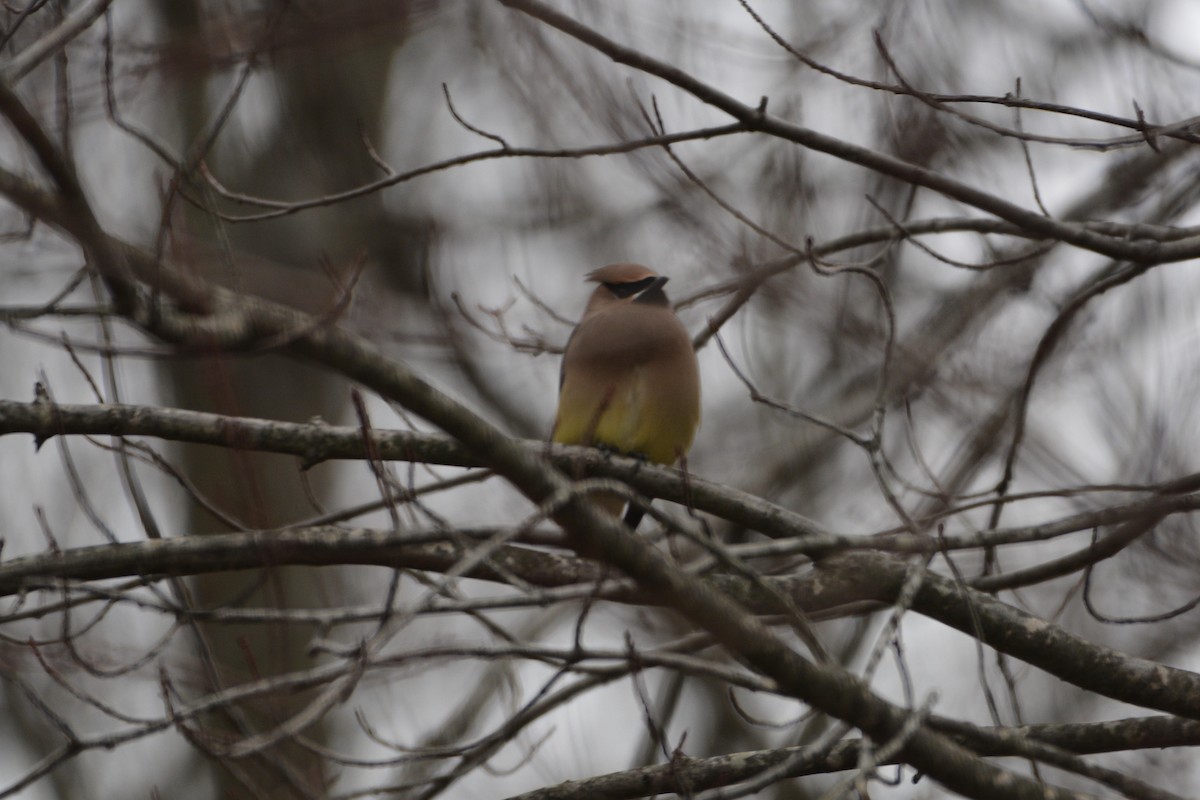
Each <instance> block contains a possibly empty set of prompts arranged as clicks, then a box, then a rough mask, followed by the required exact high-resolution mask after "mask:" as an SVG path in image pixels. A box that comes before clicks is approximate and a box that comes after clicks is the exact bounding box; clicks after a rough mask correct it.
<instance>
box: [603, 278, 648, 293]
mask: <svg viewBox="0 0 1200 800" xmlns="http://www.w3.org/2000/svg"><path fill="white" fill-rule="evenodd" d="M656 280H658V279H657V278H655V277H654V276H653V275H651V276H650V277H649V278H642V279H641V280H640V281H626V282H623V283H606V284H604V288H606V289H608V290H609V291H610V292H612V293H613V294H615V295H616V296H617V297H620V298H626V297H633V296H634V295H635V294H639V293H640V292H644V291H645V290H647V289H649V288H650V287H651V286H653V285H654V282H655V281H656Z"/></svg>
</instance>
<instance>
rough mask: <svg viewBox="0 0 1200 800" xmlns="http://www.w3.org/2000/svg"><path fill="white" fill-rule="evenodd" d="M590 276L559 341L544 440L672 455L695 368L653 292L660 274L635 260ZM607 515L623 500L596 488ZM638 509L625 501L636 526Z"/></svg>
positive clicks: (695, 422)
mask: <svg viewBox="0 0 1200 800" xmlns="http://www.w3.org/2000/svg"><path fill="white" fill-rule="evenodd" d="M587 277H588V280H590V281H595V282H596V283H598V284H600V285H599V286H597V287H596V291H594V292H592V297H591V299H590V300H589V301H588V304H587V308H586V309H585V310H584V312H583V318H582V319H581V320H580V321H579V324H578V325H577V326H576V327H575V330H574V331H573V332H572V333H571V338H570V339H568V340H567V348H566V350H565V351H564V352H563V360H562V372H561V373H560V374H559V382H558V386H559V391H558V416H557V417H556V418H555V420H554V432H553V433H552V434H551V437H550V438H551V439H552V440H553V441H555V442H559V443H560V444H584V445H593V446H600V447H607V448H611V449H613V450H615V451H617V452H619V453H622V454H624V455H628V456H635V457H640V458H645V459H647V460H649V461H653V462H655V463H658V464H674V463H675V462H676V461H678V460H679V459H680V458H682V457H683V456H684V455H685V454H686V453H687V451H688V448H689V447H691V444H692V438H693V437H694V436H695V434H696V428H697V427H698V426H699V424H700V371H699V369H698V367H697V364H696V353H695V351H694V350H693V349H692V340H691V337H690V336H688V332H687V328H685V327H684V326H683V323H682V322H680V321H679V318H678V317H676V316H675V312H674V311H672V310H671V305H670V303H668V302H667V295H666V294H665V293H664V292H663V284H664V283H666V282H667V279H666V278H664V277H663V276H661V275H657V274H655V273H654V272H653V271H651V270H649V269H647V268H646V267H643V266H642V265H640V264H610V265H608V266H607V267H601V268H600V269H598V270H595V271H594V272H591V273H589V274H588V276H587ZM596 500H597V502H599V503H600V504H601V505H602V506H604V507H605V508H606V509H608V510H610V511H611V513H612V514H613V515H614V516H615V515H617V514H619V513H620V511H621V506H622V505H623V503H624V501H623V500H621V498H619V497H615V496H606V497H605V496H598V497H596ZM642 514H643V511H642V510H641V509H640V508H638V507H637V506H634V505H630V506H629V510H628V512H626V514H625V522H626V523H627V524H628V525H629V527H630V528H636V527H637V524H638V522H640V521H641V518H642Z"/></svg>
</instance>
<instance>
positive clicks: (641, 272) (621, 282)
mask: <svg viewBox="0 0 1200 800" xmlns="http://www.w3.org/2000/svg"><path fill="white" fill-rule="evenodd" d="M587 279H588V280H589V281H594V282H595V283H598V284H600V285H599V286H597V287H596V291H594V292H593V293H592V299H591V301H589V302H588V309H589V310H590V309H594V308H598V307H602V306H606V305H611V304H613V303H647V304H649V305H658V306H665V305H668V303H667V295H666V293H665V292H664V291H663V284H665V283H666V282H667V278H666V277H665V276H663V275H659V274H658V273H657V272H655V271H654V270H652V269H650V268H649V267H643V266H642V265H641V264H609V265H608V266H607V267H601V268H600V269H596V270H592V271H591V272H589V273H588V276H587Z"/></svg>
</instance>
